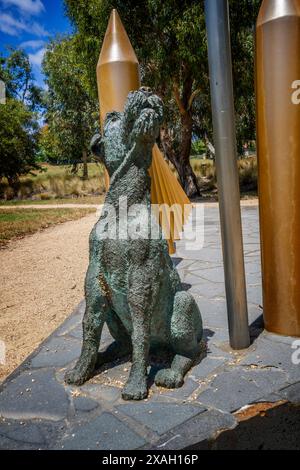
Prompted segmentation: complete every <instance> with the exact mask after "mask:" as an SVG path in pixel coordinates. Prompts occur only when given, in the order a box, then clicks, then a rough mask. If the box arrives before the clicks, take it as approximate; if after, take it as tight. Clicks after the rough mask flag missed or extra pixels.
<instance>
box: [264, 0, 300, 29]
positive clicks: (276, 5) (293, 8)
mask: <svg viewBox="0 0 300 470" xmlns="http://www.w3.org/2000/svg"><path fill="white" fill-rule="evenodd" d="M295 15H300V1H299V0H263V2H262V5H261V8H260V11H259V15H258V19H257V26H260V25H262V24H264V23H268V22H269V21H273V20H277V19H278V18H283V17H285V16H295Z"/></svg>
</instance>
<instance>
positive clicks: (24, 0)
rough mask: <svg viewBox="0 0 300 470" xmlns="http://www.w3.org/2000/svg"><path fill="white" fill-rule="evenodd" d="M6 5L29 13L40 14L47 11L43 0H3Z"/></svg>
mask: <svg viewBox="0 0 300 470" xmlns="http://www.w3.org/2000/svg"><path fill="white" fill-rule="evenodd" d="M1 2H2V4H3V5H4V6H5V7H10V6H14V7H17V8H18V9H19V10H21V11H22V12H23V13H27V14H28V15H39V14H40V13H42V12H43V11H45V7H44V4H43V2H42V1H41V0H1Z"/></svg>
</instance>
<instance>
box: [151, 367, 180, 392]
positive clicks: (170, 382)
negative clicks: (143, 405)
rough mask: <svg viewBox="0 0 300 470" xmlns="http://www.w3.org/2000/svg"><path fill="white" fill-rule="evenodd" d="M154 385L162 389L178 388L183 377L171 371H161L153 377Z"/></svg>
mask: <svg viewBox="0 0 300 470" xmlns="http://www.w3.org/2000/svg"><path fill="white" fill-rule="evenodd" d="M155 385H157V386H158V387H164V388H179V387H181V386H182V385H183V376H182V374H181V373H180V372H177V371H176V370H173V369H161V370H159V371H158V372H157V374H156V376H155Z"/></svg>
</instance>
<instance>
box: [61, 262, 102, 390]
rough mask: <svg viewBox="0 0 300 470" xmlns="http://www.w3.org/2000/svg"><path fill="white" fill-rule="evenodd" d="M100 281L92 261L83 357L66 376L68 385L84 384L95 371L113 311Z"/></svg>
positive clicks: (88, 279)
mask: <svg viewBox="0 0 300 470" xmlns="http://www.w3.org/2000/svg"><path fill="white" fill-rule="evenodd" d="M100 280H101V275H100V274H99V266H98V264H97V263H96V262H95V261H92V262H91V263H90V265H89V268H88V272H87V275H86V280H85V298H86V310H85V314H84V317H83V342H82V349H81V355H80V358H79V359H78V361H77V363H76V365H75V367H74V369H72V370H70V371H68V372H67V373H66V375H65V381H66V383H68V384H74V385H81V384H83V383H84V382H85V381H86V380H88V379H89V378H90V377H91V376H92V375H93V372H94V370H95V366H96V362H97V355H98V349H99V344H100V338H101V333H102V328H103V325H104V323H105V321H106V318H107V316H108V314H109V312H110V309H111V306H110V302H109V296H108V295H107V292H105V290H104V289H103V286H102V285H101V282H100Z"/></svg>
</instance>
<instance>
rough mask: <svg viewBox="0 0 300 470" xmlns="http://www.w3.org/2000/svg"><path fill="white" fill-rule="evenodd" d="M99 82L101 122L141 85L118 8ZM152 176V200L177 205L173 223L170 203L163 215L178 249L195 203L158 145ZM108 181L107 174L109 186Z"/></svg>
mask: <svg viewBox="0 0 300 470" xmlns="http://www.w3.org/2000/svg"><path fill="white" fill-rule="evenodd" d="M97 83H98V95H99V102H100V119H101V125H103V121H104V119H105V116H106V114H107V113H108V112H110V111H120V112H122V111H123V109H124V105H125V101H126V98H127V95H128V93H129V92H130V91H133V90H137V89H138V88H139V87H140V86H141V81H140V70H139V63H138V60H137V57H136V55H135V52H134V50H133V48H132V45H131V43H130V40H129V38H128V36H127V33H126V31H125V28H124V26H123V24H122V21H121V19H120V17H119V14H118V12H117V10H113V11H112V13H111V16H110V20H109V23H108V27H107V30H106V33H105V37H104V41H103V44H102V49H101V53H100V57H99V62H98V65H97ZM150 176H151V202H152V204H159V205H163V204H165V205H166V206H168V207H172V206H173V207H174V208H175V209H174V211H173V214H174V216H173V217H172V218H171V227H168V226H167V219H168V218H167V216H166V215H167V212H168V209H167V207H165V208H163V209H162V218H161V223H162V229H163V231H164V233H165V235H166V238H167V239H168V243H169V251H170V253H175V247H174V240H178V239H179V238H180V237H179V234H180V232H182V230H183V225H184V222H185V218H186V217H187V216H188V214H189V210H188V207H191V203H190V200H189V199H188V197H187V196H186V194H185V192H184V191H183V189H182V187H181V185H180V184H179V182H178V181H177V179H176V177H175V175H174V174H173V173H172V171H171V169H170V167H169V165H168V164H167V162H166V161H165V160H164V157H163V155H162V153H161V152H160V150H159V148H158V146H157V145H155V146H154V148H153V161H152V166H151V168H150ZM108 185H109V180H108V175H107V187H108ZM175 205H177V208H176V206H175ZM184 209H185V210H184ZM164 215H165V216H164ZM168 234H170V236H169V235H168Z"/></svg>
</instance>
